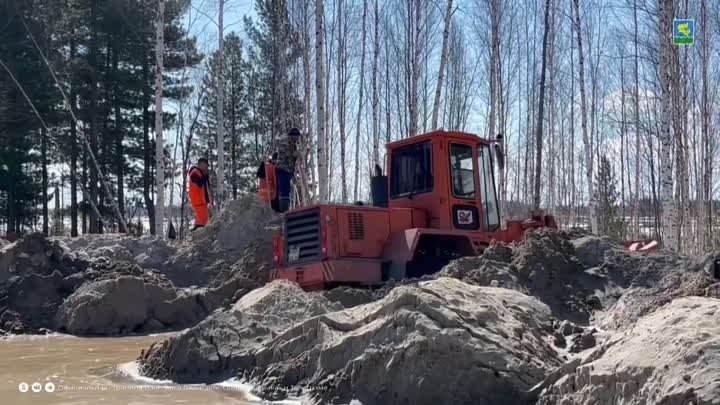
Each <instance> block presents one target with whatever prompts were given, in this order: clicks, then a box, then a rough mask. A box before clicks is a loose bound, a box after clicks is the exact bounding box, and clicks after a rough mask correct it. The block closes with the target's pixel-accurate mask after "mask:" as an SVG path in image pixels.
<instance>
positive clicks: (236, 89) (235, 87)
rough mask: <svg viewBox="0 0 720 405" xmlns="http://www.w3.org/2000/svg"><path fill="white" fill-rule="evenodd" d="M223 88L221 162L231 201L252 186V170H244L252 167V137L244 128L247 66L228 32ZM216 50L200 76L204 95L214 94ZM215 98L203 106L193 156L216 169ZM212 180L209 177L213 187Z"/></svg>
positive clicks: (238, 42) (236, 38)
mask: <svg viewBox="0 0 720 405" xmlns="http://www.w3.org/2000/svg"><path fill="white" fill-rule="evenodd" d="M223 60H224V64H225V67H224V78H225V80H224V81H223V85H224V86H225V97H224V104H225V116H224V118H225V123H224V124H225V140H226V142H225V160H226V161H227V162H229V163H230V164H229V165H228V166H226V173H227V177H226V178H227V180H228V182H229V184H230V188H231V191H232V196H233V198H237V196H238V192H242V191H249V190H250V189H251V187H252V186H253V185H254V178H255V175H254V171H252V170H247V169H248V168H249V167H251V166H254V165H255V161H256V159H255V157H254V154H253V153H252V151H253V140H252V136H250V135H249V127H248V103H247V98H248V93H247V89H246V86H245V82H246V76H247V74H246V69H247V68H248V64H247V63H246V62H245V61H244V59H243V47H242V41H241V40H240V37H239V36H238V35H237V34H235V33H230V34H228V35H227V36H226V38H225V57H224V59H223ZM217 64H218V54H217V51H216V52H215V53H213V55H211V57H210V59H209V61H208V62H207V74H206V75H205V77H203V81H202V86H203V89H202V91H204V92H205V93H206V94H214V93H215V89H216V85H217V82H218V79H217V71H218V69H217V67H218V66H217ZM216 111H217V98H215V97H208V98H207V99H206V102H205V104H204V105H203V111H202V117H201V118H202V122H201V123H202V125H201V128H200V131H199V134H198V141H197V143H196V150H195V154H196V156H197V157H201V156H203V157H208V159H209V160H210V167H211V169H212V168H215V167H216V166H217V157H218V156H217V147H216V144H217V115H216V114H215V112H216ZM215 181H216V178H215V177H212V182H213V184H212V186H213V187H215V186H216V184H215Z"/></svg>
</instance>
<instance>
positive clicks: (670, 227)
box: [658, 0, 678, 250]
mask: <svg viewBox="0 0 720 405" xmlns="http://www.w3.org/2000/svg"><path fill="white" fill-rule="evenodd" d="M672 15H673V1H672V0H659V2H658V18H659V19H660V21H659V22H660V23H659V28H660V29H659V33H658V40H659V41H660V44H659V45H660V63H659V65H658V70H659V72H658V73H659V77H660V91H661V100H662V112H661V116H660V142H661V150H660V196H661V201H662V229H663V240H664V242H665V247H666V248H667V249H670V250H676V249H677V247H678V243H677V234H676V232H675V225H676V222H675V218H676V214H677V213H676V207H675V204H674V203H673V176H672V164H673V162H672V153H671V152H672V146H673V138H672V135H671V133H670V119H671V116H672V112H673V111H672V110H673V109H672V100H671V98H672V92H671V88H670V85H671V83H672V74H671V71H670V69H671V67H672V63H673V61H672V46H673V45H672V43H671V42H670V34H671V33H672Z"/></svg>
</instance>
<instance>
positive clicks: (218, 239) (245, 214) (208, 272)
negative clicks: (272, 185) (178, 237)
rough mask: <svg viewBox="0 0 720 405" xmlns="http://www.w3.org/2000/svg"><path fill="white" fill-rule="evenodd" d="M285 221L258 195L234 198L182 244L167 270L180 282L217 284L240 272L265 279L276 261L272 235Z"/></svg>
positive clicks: (167, 264) (174, 279)
mask: <svg viewBox="0 0 720 405" xmlns="http://www.w3.org/2000/svg"><path fill="white" fill-rule="evenodd" d="M281 221H282V217H281V216H279V215H277V214H275V213H274V212H273V211H272V210H271V209H270V207H269V206H267V204H265V203H263V202H262V201H260V200H258V199H257V198H256V197H255V196H254V195H246V196H243V197H241V198H239V199H237V200H233V201H230V202H228V203H227V205H226V206H225V207H224V209H223V210H222V211H221V212H219V213H218V214H217V215H216V216H214V217H213V218H212V220H211V221H210V223H209V224H208V226H207V227H205V228H200V229H197V230H195V231H194V232H193V233H192V234H191V236H190V237H189V239H188V240H187V241H185V242H184V243H182V244H179V245H178V251H177V253H176V254H174V255H173V256H171V257H170V258H169V259H168V260H167V262H166V263H165V264H164V266H165V271H164V272H165V273H166V274H167V275H168V277H170V279H172V280H173V282H174V283H175V284H176V285H178V286H188V285H213V286H217V285H220V284H222V283H223V282H225V281H227V280H228V279H230V278H232V277H233V276H234V275H235V274H238V273H242V274H245V275H247V276H248V277H250V278H252V279H254V280H256V281H258V282H259V283H264V282H266V281H267V279H268V275H269V271H270V269H271V265H272V236H273V235H274V234H275V233H276V232H278V231H279V229H280V226H281V224H282V222H281Z"/></svg>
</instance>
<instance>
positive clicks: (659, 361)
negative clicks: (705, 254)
mask: <svg viewBox="0 0 720 405" xmlns="http://www.w3.org/2000/svg"><path fill="white" fill-rule="evenodd" d="M568 369H569V370H568V372H567V373H566V374H564V375H562V377H560V378H559V379H557V381H555V382H554V383H553V384H552V385H550V386H549V387H548V389H546V390H545V392H543V394H542V395H541V399H540V401H539V405H550V404H553V405H554V404H558V405H566V404H567V405H570V404H667V405H671V404H672V405H675V404H677V405H680V404H695V405H717V404H720V377H719V376H720V300H717V299H712V298H700V297H688V298H680V299H676V300H674V301H672V302H671V303H670V304H668V305H666V306H664V307H663V308H661V309H659V310H658V311H656V312H655V313H653V314H652V315H649V316H646V317H644V318H642V319H640V320H639V321H638V322H637V324H635V325H634V327H632V328H631V329H629V330H627V331H625V332H622V333H617V334H615V335H613V336H612V337H611V338H610V339H609V340H608V341H607V343H605V344H604V345H602V346H601V347H598V348H597V349H595V350H594V351H593V352H591V353H588V354H586V355H585V356H583V357H582V358H579V359H577V360H575V361H574V362H573V363H572V365H571V366H570V367H568Z"/></svg>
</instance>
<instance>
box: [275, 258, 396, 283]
mask: <svg viewBox="0 0 720 405" xmlns="http://www.w3.org/2000/svg"><path fill="white" fill-rule="evenodd" d="M381 270H382V263H381V262H380V260H372V259H339V260H326V261H321V262H314V263H307V264H302V265H299V266H291V267H285V268H278V269H276V270H274V271H272V272H271V280H278V279H282V280H290V281H293V282H295V283H297V284H299V285H300V287H302V288H304V289H306V290H313V289H318V288H322V287H324V286H325V284H326V283H330V282H340V283H343V282H345V283H360V284H376V283H379V282H380V281H381V279H382V274H381Z"/></svg>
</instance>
